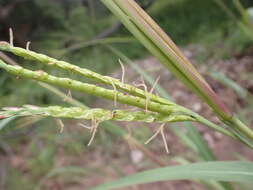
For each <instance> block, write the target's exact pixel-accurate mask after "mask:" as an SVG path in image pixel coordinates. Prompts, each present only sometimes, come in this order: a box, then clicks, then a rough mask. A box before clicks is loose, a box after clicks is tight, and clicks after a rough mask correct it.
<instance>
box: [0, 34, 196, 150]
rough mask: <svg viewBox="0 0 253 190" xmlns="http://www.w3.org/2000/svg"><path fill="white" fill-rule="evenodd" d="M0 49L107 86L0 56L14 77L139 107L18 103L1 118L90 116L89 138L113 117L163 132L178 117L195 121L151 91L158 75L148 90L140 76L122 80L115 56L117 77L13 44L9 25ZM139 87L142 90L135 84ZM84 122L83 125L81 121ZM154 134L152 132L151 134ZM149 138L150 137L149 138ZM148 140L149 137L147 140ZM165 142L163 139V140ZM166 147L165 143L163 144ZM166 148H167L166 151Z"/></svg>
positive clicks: (1, 112)
mask: <svg viewBox="0 0 253 190" xmlns="http://www.w3.org/2000/svg"><path fill="white" fill-rule="evenodd" d="M0 50H2V51H7V52H11V53H13V54H15V55H17V56H19V57H23V58H24V59H29V60H32V61H37V62H40V63H43V64H46V65H48V66H54V67H57V68H60V69H63V70H67V71H70V72H72V73H76V74H79V75H81V76H84V77H87V78H89V79H92V80H93V81H94V82H95V83H100V84H106V85H108V86H110V88H109V89H108V88H103V87H100V86H98V85H94V84H88V83H83V82H80V81H77V80H72V79H70V78H60V77H56V76H53V75H50V74H48V73H46V72H44V71H42V70H39V71H32V70H29V69H25V68H23V67H21V66H19V65H18V64H17V63H15V65H12V64H7V63H6V62H5V61H3V60H1V59H0V68H1V69H4V70H6V71H7V72H8V73H10V74H12V75H15V76H16V77H17V78H20V77H23V78H27V79H32V80H35V81H38V82H43V83H47V84H50V85H54V86H58V87H62V88H66V89H67V90H68V92H69V93H68V96H71V90H77V91H80V92H84V93H88V94H92V95H95V96H98V97H102V98H106V99H110V100H112V101H113V102H114V107H115V108H116V107H117V103H118V102H120V103H123V104H128V105H131V106H135V107H138V108H141V109H142V110H140V111H129V110H120V109H113V110H107V109H102V108H93V109H91V108H85V107H83V106H82V107H61V106H49V107H38V106H34V105H24V106H22V107H4V108H2V109H1V110H0V119H5V118H9V117H13V116H17V117H27V116H36V115H37V116H43V117H54V118H58V119H60V118H68V119H80V120H90V121H91V124H92V126H91V127H85V128H88V129H89V130H90V131H91V132H92V137H91V140H90V141H89V144H88V145H90V144H91V142H92V141H93V139H94V136H95V134H96V132H97V129H98V126H99V124H100V123H101V122H104V121H109V120H114V121H127V122H131V121H136V122H146V123H154V122H155V123H160V124H161V127H160V128H159V130H158V131H161V132H162V133H161V134H163V139H165V137H164V133H163V130H161V129H163V128H164V125H165V124H166V123H168V122H181V121H197V119H196V118H195V117H194V116H193V115H192V114H190V113H188V112H187V111H186V112H185V111H184V108H183V109H182V107H181V106H179V105H177V104H175V103H173V102H171V101H169V100H167V99H164V98H161V97H159V96H157V95H154V94H153V92H154V89H155V86H156V84H157V83H158V80H159V78H158V79H157V80H156V81H155V83H154V84H153V87H152V88H151V90H149V91H148V89H147V86H146V84H145V82H144V80H142V83H141V84H138V85H129V84H125V83H124V78H125V67H124V65H123V63H122V62H121V61H120V60H119V63H120V66H121V68H122V77H121V80H119V79H115V78H112V77H109V76H103V75H100V74H98V73H95V72H93V71H90V70H88V69H85V68H80V67H78V66H76V65H73V64H70V63H68V62H65V61H59V60H57V59H54V58H51V57H49V56H46V55H44V54H39V53H36V52H34V51H31V50H30V42H28V43H27V46H26V48H25V49H24V48H19V47H15V46H14V45H13V32H12V30H11V29H10V42H5V41H1V42H0ZM138 87H143V90H142V89H140V88H138ZM59 121H60V122H59V123H61V125H60V126H61V131H62V130H63V126H64V125H63V124H62V122H61V120H59ZM81 126H85V125H81ZM155 136H156V134H155ZM153 138H154V136H153ZM153 138H151V139H153ZM149 141H150V140H149ZM164 142H165V143H166V141H165V140H164ZM165 147H166V150H168V148H167V145H166V146H165ZM167 152H168V151H167Z"/></svg>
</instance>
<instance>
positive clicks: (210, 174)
mask: <svg viewBox="0 0 253 190" xmlns="http://www.w3.org/2000/svg"><path fill="white" fill-rule="evenodd" d="M189 179H190V180H192V179H198V180H206V181H209V180H215V181H228V182H232V181H233V182H242V183H249V184H252V185H253V163H252V162H236V161H231V162H204V163H195V164H187V165H182V166H170V167H165V168H158V169H153V170H149V171H144V172H140V173H137V174H134V175H131V176H127V177H124V178H122V179H119V180H117V181H115V182H111V183H107V184H104V185H100V186H98V187H95V188H92V189H90V190H110V189H116V188H117V189H118V188H122V187H126V186H131V185H137V184H144V183H152V182H158V181H169V180H189Z"/></svg>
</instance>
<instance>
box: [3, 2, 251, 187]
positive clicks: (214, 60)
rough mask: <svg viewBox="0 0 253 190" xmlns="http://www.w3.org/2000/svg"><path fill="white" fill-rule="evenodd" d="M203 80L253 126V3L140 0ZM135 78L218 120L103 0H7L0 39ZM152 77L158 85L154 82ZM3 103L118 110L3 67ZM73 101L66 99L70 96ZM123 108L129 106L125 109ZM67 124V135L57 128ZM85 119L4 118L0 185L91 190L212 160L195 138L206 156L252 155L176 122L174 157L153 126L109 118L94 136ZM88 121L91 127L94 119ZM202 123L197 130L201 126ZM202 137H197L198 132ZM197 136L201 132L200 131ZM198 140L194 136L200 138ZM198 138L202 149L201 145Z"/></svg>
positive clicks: (35, 66) (171, 130) (11, 59)
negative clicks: (145, 173)
mask: <svg viewBox="0 0 253 190" xmlns="http://www.w3.org/2000/svg"><path fill="white" fill-rule="evenodd" d="M138 3H139V4H140V5H141V6H142V7H143V8H144V9H146V10H147V11H148V13H149V14H150V15H151V16H152V17H153V18H154V19H155V20H156V21H157V22H158V23H159V24H160V25H161V27H162V28H163V29H164V30H165V31H166V32H167V33H168V34H169V35H170V37H171V38H172V39H173V40H174V42H175V43H176V44H177V45H178V46H179V47H180V48H181V49H182V50H183V52H184V53H185V55H186V56H187V57H188V58H189V59H191V61H192V62H193V64H194V65H195V66H196V67H197V68H198V69H199V71H200V72H201V73H202V74H203V75H204V76H205V77H206V79H207V80H208V82H209V83H210V85H211V86H212V87H213V88H214V90H215V91H216V92H217V93H218V94H219V95H220V96H221V97H222V99H223V100H224V102H225V103H226V104H227V105H228V106H229V107H231V109H233V110H234V111H235V112H236V113H238V114H239V116H240V117H241V118H242V119H243V120H245V121H246V122H247V123H249V124H251V126H253V125H252V124H253V117H252V112H253V110H252V105H253V97H252V93H253V82H252V77H253V74H252V72H253V8H251V7H253V2H252V0H241V1H239V0H234V1H231V0H138ZM9 28H12V30H13V34H14V44H15V46H19V47H24V48H25V47H26V45H27V42H28V41H29V42H31V44H30V49H31V50H34V51H36V52H40V53H44V54H47V55H49V56H52V57H55V58H58V59H61V60H65V61H68V62H70V63H73V64H76V65H78V66H80V67H84V68H88V69H91V70H93V71H96V72H98V73H100V74H104V75H110V76H113V77H116V78H121V74H122V71H121V67H120V63H119V61H118V60H119V59H120V60H121V61H122V63H123V64H124V66H125V70H126V81H127V82H128V83H131V84H132V83H136V82H137V83H138V81H141V78H142V77H141V76H143V77H144V78H145V80H147V82H146V83H147V84H149V82H150V81H152V80H155V79H156V78H157V77H158V76H160V78H161V79H160V81H159V85H160V86H159V89H158V90H157V91H158V93H160V94H162V95H163V96H166V97H170V98H171V99H174V100H175V101H176V102H177V103H179V104H181V105H184V106H186V107H188V108H190V109H193V110H194V111H196V112H198V113H201V114H202V115H204V116H206V117H207V118H210V119H211V120H213V121H217V118H216V117H215V116H213V115H212V113H211V111H210V109H209V108H208V107H207V106H206V105H204V104H202V103H201V101H200V100H199V99H198V98H197V97H196V96H195V95H193V94H192V93H191V92H190V91H188V90H187V89H186V88H185V87H184V86H183V85H182V84H181V83H180V82H178V81H177V80H175V79H174V77H173V76H172V75H171V74H170V73H169V71H167V70H166V69H164V68H163V66H162V65H161V64H159V63H158V61H157V60H156V59H155V58H153V57H152V55H150V54H149V52H147V51H146V49H145V48H143V47H142V45H141V44H140V43H139V42H138V41H136V40H135V39H134V38H133V37H132V35H131V34H130V33H129V32H128V31H127V30H126V29H125V28H124V26H122V25H121V24H120V22H119V21H118V20H117V19H116V18H115V17H114V16H113V15H112V14H111V13H110V12H109V11H108V10H107V9H106V8H105V7H104V6H103V5H102V3H101V2H100V1H99V0H43V1H41V0H0V40H1V41H9ZM0 58H2V59H4V60H6V61H7V62H8V63H10V64H11V63H14V64H20V65H22V66H24V67H27V68H30V69H32V70H44V71H47V72H49V73H51V74H53V75H56V76H68V77H71V78H73V79H78V80H81V81H85V82H90V81H88V80H86V79H84V78H81V77H79V76H75V75H74V74H72V73H68V72H63V71H60V70H56V69H53V68H49V67H47V66H44V65H42V64H39V63H35V62H31V61H24V60H22V59H20V58H17V57H15V56H13V55H10V54H6V53H5V54H3V53H1V52H0ZM150 83H152V82H150ZM0 89H1V90H0V106H1V107H5V106H22V105H24V104H31V105H40V106H48V105H62V106H71V104H72V105H73V99H75V100H78V101H79V102H74V105H77V104H78V105H81V104H84V105H87V106H90V107H103V108H108V107H112V106H113V105H112V104H113V103H111V102H107V101H104V100H101V99H97V98H95V97H91V96H89V95H86V94H81V93H78V92H69V91H66V90H64V89H52V88H51V87H50V86H45V85H43V84H38V83H37V82H33V81H28V80H25V79H19V78H16V77H13V76H10V75H9V74H7V73H6V72H4V71H2V70H1V71H0ZM71 97H72V98H73V99H72V100H71V101H68V98H71ZM123 108H124V107H123ZM62 122H63V123H64V131H63V132H62V133H60V127H61V126H62ZM81 122H82V123H85V122H84V121H71V120H62V121H59V120H54V119H51V118H47V119H43V118H40V117H32V118H31V117H29V118H11V119H8V120H3V121H0V189H6V190H18V189H25V190H32V189H45V190H47V189H48V190H51V189H52V190H58V189H68V190H69V189H70V190H79V189H88V188H90V187H93V186H95V185H98V184H101V183H103V182H107V181H110V180H113V179H117V178H119V177H122V176H125V175H129V174H133V173H136V172H138V171H143V170H146V169H151V168H155V167H158V166H164V165H173V164H178V163H180V164H182V163H189V162H195V161H201V160H208V158H206V157H205V156H203V152H202V153H201V151H200V150H199V149H198V147H197V146H196V143H197V142H199V141H198V140H199V138H201V136H202V137H203V138H201V140H203V142H202V143H204V144H205V146H209V148H210V149H208V151H209V152H208V154H209V155H211V158H210V157H209V159H219V160H234V159H243V160H247V159H249V160H253V155H252V153H250V152H249V150H248V149H247V148H246V147H243V146H242V145H241V144H240V143H237V142H234V141H233V140H231V139H229V138H227V137H224V136H222V135H221V134H218V133H215V132H213V131H210V130H208V129H207V128H206V127H204V126H200V125H195V124H194V125H193V126H192V125H191V126H188V127H186V128H183V127H178V126H182V125H184V126H186V125H190V124H174V125H172V126H170V127H168V128H167V129H166V136H167V141H168V145H169V149H170V154H166V153H165V150H164V145H163V141H162V138H160V137H157V138H156V139H155V140H154V141H152V142H151V143H150V144H149V145H144V142H145V141H146V140H147V139H148V138H149V137H150V136H152V134H153V132H154V131H155V129H156V127H157V126H155V125H147V124H137V123H124V122H118V123H105V124H102V125H101V127H100V130H99V133H98V134H97V136H96V138H95V141H94V142H93V144H92V145H91V146H90V147H87V143H88V141H89V139H90V133H89V131H88V130H86V129H85V128H82V127H80V125H79V124H80V123H81ZM87 125H89V123H87ZM196 129H198V130H196ZM193 134H195V135H193ZM196 134H197V135H199V136H197V137H196ZM196 141H197V142H196ZM194 143H195V145H194ZM147 188H149V189H154V190H156V189H157V190H165V189H166V190H167V189H171V190H173V189H182V190H191V189H203V190H204V189H208V188H207V186H206V185H204V184H200V183H193V182H187V181H183V182H173V183H171V182H163V183H154V184H152V185H148V186H147V185H140V186H136V187H132V188H126V189H129V190H131V189H134V190H142V189H147Z"/></svg>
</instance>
